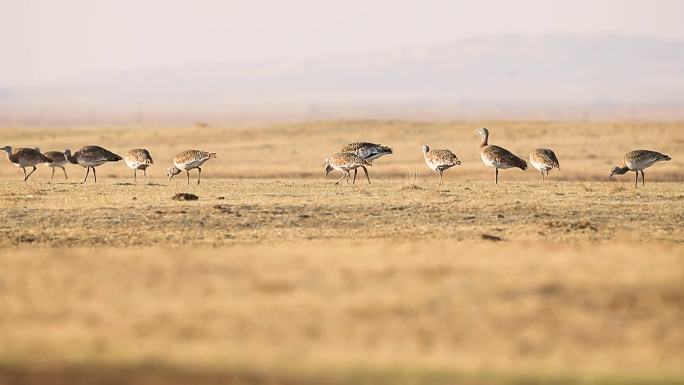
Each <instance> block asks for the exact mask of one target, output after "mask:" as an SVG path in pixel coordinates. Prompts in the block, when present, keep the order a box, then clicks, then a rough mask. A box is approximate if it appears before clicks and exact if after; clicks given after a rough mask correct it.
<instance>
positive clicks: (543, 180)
mask: <svg viewBox="0 0 684 385" xmlns="http://www.w3.org/2000/svg"><path fill="white" fill-rule="evenodd" d="M541 173H542V186H543V185H544V171H543V170H542V172H541Z"/></svg>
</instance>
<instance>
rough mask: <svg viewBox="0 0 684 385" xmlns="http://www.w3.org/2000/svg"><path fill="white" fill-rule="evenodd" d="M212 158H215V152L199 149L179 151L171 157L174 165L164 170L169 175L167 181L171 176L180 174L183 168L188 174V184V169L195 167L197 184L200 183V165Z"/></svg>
mask: <svg viewBox="0 0 684 385" xmlns="http://www.w3.org/2000/svg"><path fill="white" fill-rule="evenodd" d="M214 158H216V153H215V152H206V151H200V150H185V151H182V152H179V153H178V154H177V155H176V157H175V158H173V165H174V166H175V167H171V168H169V169H168V170H166V175H167V176H168V177H169V182H171V178H173V177H174V176H176V175H178V174H180V172H181V171H182V170H185V172H186V173H187V174H188V184H190V170H192V169H194V168H196V169H197V171H198V174H197V184H200V177H201V176H202V168H201V167H200V166H201V165H203V164H204V162H206V161H208V160H209V159H214Z"/></svg>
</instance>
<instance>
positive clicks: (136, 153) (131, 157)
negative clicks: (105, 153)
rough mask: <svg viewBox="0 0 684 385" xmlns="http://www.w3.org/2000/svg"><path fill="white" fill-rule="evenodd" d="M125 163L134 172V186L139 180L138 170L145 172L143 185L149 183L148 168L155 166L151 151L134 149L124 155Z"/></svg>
mask: <svg viewBox="0 0 684 385" xmlns="http://www.w3.org/2000/svg"><path fill="white" fill-rule="evenodd" d="M124 161H125V162H126V165H127V166H128V167H129V168H130V169H131V170H133V184H135V183H136V181H137V179H138V170H143V183H145V181H147V168H148V167H150V165H152V164H154V161H152V155H150V152H149V151H147V150H146V149H144V148H134V149H132V150H129V151H128V152H126V153H125V154H124Z"/></svg>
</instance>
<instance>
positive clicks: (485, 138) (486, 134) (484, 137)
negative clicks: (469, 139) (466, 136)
mask: <svg viewBox="0 0 684 385" xmlns="http://www.w3.org/2000/svg"><path fill="white" fill-rule="evenodd" d="M488 140H489V132H486V131H485V132H483V133H482V142H480V148H482V147H484V146H487V145H488V143H487V141H488Z"/></svg>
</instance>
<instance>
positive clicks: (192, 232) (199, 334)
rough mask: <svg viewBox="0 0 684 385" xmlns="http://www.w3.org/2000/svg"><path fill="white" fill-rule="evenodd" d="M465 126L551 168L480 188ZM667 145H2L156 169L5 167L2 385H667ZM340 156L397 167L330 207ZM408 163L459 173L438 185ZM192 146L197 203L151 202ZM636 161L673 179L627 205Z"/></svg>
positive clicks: (69, 139) (268, 134) (78, 136)
mask: <svg viewBox="0 0 684 385" xmlns="http://www.w3.org/2000/svg"><path fill="white" fill-rule="evenodd" d="M483 125H484V126H488V127H490V128H491V129H492V134H493V138H492V142H493V143H497V144H501V145H504V146H505V147H507V148H509V149H511V150H513V151H514V152H517V153H518V154H520V155H524V156H526V155H527V154H528V153H529V150H531V149H532V148H534V147H537V146H542V145H543V146H548V147H551V148H553V149H554V150H556V153H557V154H558V155H559V158H560V161H561V166H562V168H563V171H561V172H552V175H551V177H550V178H549V179H547V181H548V183H547V184H546V185H544V186H542V185H541V184H540V181H539V180H538V179H539V177H538V174H537V173H536V172H531V171H527V172H522V171H520V170H506V171H503V172H502V174H501V184H500V185H499V186H496V185H494V183H493V180H492V179H493V171H492V170H491V169H488V168H485V167H484V166H483V165H482V164H481V162H480V161H479V158H478V154H477V152H476V146H477V142H478V137H477V135H476V134H475V132H474V128H476V127H479V126H483ZM682 128H684V127H682V125H681V124H648V125H635V124H628V123H615V124H608V123H601V124H597V123H596V124H569V123H539V122H537V123H520V122H519V123H501V122H499V123H497V122H494V123H492V122H489V123H473V124H470V123H467V124H466V123H413V122H323V123H311V124H289V125H270V126H264V127H225V128H212V127H189V128H187V127H186V128H132V127H128V128H126V127H115V128H112V129H111V130H100V129H78V128H70V129H62V130H49V129H42V128H29V129H18V128H7V129H5V130H3V131H2V132H1V135H2V136H0V141H3V143H0V145H4V144H11V145H13V146H30V147H35V146H40V147H41V149H43V150H49V149H53V148H62V147H70V148H72V149H74V148H77V147H80V146H81V145H85V144H89V143H96V144H100V145H103V146H105V147H107V148H109V149H111V150H114V151H117V152H120V153H121V152H123V151H125V150H127V149H129V148H133V147H140V146H143V147H148V148H149V149H150V150H151V152H152V155H153V156H154V157H155V161H156V164H155V166H153V168H151V171H152V175H153V179H152V184H150V185H147V186H143V185H137V186H133V185H131V183H130V182H131V179H132V178H131V175H130V171H129V170H128V169H127V168H126V167H125V165H123V164H122V163H120V164H108V165H104V166H102V167H100V168H99V169H98V170H99V172H98V175H99V177H100V178H99V181H98V183H97V184H96V185H93V184H91V183H89V184H87V185H81V184H80V183H78V182H80V180H81V178H82V176H83V172H84V170H83V169H82V168H80V167H76V166H70V168H69V173H70V176H71V177H72V179H70V180H69V181H63V180H61V179H60V178H57V180H55V182H54V183H49V182H48V181H47V180H46V175H49V174H48V172H49V171H46V169H45V168H42V169H41V170H39V172H38V173H37V175H34V177H35V178H34V177H32V178H31V180H30V181H29V183H23V182H21V181H20V180H19V178H18V175H19V172H17V170H16V169H15V168H14V167H13V166H11V165H9V163H8V162H6V161H2V162H0V212H2V213H3V219H4V221H3V226H2V227H0V250H1V251H0V383H36V384H38V383H53V384H62V383H63V384H78V383H82V384H92V383H112V384H114V383H117V384H118V383H136V384H140V383H144V384H174V383H178V384H181V383H206V384H215V383H239V384H242V383H271V384H276V383H277V384H281V383H292V384H351V383H354V384H357V383H366V384H439V383H443V384H447V383H454V382H459V383H470V384H491V383H501V384H514V383H515V384H520V383H549V382H551V383H558V384H575V383H597V384H598V383H630V382H631V383H654V382H659V383H683V382H684V381H682V378H684V377H683V376H684V372H683V371H682V369H681V368H682V367H684V360H682V357H683V354H684V351H683V348H682V346H684V332H683V330H684V329H682V328H681V326H680V324H681V319H682V317H683V316H684V297H682V293H684V266H683V263H682V262H683V259H684V248H682V241H684V230H682V229H683V228H684V226H683V224H684V190H682V187H681V186H682V185H681V182H680V181H681V180H684V173H682V168H681V166H680V165H681V159H684V146H682V143H684V130H682ZM353 140H372V141H377V142H381V143H384V144H389V145H391V146H393V147H394V149H395V154H394V155H391V156H388V157H383V158H381V159H379V160H377V161H376V162H375V165H374V167H373V168H372V169H370V171H371V178H372V179H373V183H372V184H371V185H367V184H365V182H364V181H363V179H360V180H359V181H357V184H356V185H346V184H341V185H339V186H334V185H332V181H333V180H334V179H332V178H330V179H327V180H326V179H324V178H323V175H322V174H323V167H322V160H323V159H324V158H325V156H326V155H327V154H329V153H332V152H335V151H337V149H338V148H339V147H340V146H341V145H342V144H345V143H346V142H348V141H353ZM423 143H427V144H430V145H433V146H434V147H449V148H451V149H452V150H454V151H455V152H456V153H457V154H458V155H459V157H460V158H461V160H463V162H464V165H463V166H462V167H457V168H456V169H452V170H449V171H447V173H446V174H445V180H446V183H445V184H444V185H443V186H438V185H437V183H436V182H437V177H436V175H434V174H432V173H430V172H429V171H428V170H427V169H426V167H425V165H424V163H423V161H422V153H421V151H420V150H421V149H420V146H421V145H422V144H423ZM193 147H194V148H200V149H206V150H212V151H217V152H218V153H219V158H218V159H216V160H212V161H210V162H209V163H207V164H206V167H205V168H204V172H203V174H204V179H203V183H202V185H200V186H197V185H194V184H192V185H190V186H187V185H186V183H185V179H184V176H183V175H179V176H178V177H176V178H175V179H174V181H173V183H171V184H170V185H167V184H166V180H165V179H164V178H163V177H162V174H163V172H164V169H165V168H166V167H167V165H168V164H169V163H170V159H171V157H172V156H173V154H174V153H175V152H177V151H179V150H182V149H185V148H193ZM639 147H641V148H651V149H655V150H660V151H663V152H666V153H668V154H669V155H671V156H672V157H673V161H671V162H668V163H663V164H658V165H656V166H654V167H653V168H650V169H648V170H647V172H646V177H647V184H646V186H645V187H641V186H639V188H636V189H635V188H634V187H633V179H631V178H632V177H631V176H629V175H628V176H625V177H622V178H619V179H616V180H614V181H607V180H606V176H607V173H608V172H609V170H610V168H611V166H612V165H613V164H615V163H617V161H618V160H619V157H620V156H621V155H622V154H623V153H624V152H626V151H627V150H630V149H634V148H639ZM194 175H195V174H193V176H194ZM179 192H189V193H194V194H196V195H198V196H199V200H198V201H191V202H179V201H174V200H171V197H172V196H173V195H174V194H176V193H179ZM497 240H499V241H497Z"/></svg>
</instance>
